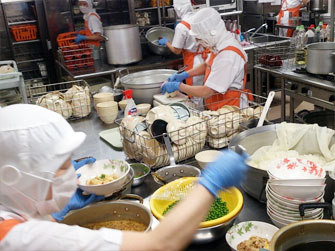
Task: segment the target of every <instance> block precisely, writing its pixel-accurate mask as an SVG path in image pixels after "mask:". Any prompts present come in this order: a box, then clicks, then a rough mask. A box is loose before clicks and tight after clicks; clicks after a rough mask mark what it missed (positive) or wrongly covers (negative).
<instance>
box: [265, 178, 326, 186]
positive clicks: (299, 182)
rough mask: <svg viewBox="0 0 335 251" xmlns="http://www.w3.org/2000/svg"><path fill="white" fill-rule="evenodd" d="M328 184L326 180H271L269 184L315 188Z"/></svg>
mask: <svg viewBox="0 0 335 251" xmlns="http://www.w3.org/2000/svg"><path fill="white" fill-rule="evenodd" d="M325 182H326V178H323V179H289V180H283V179H280V180H277V179H269V180H268V183H269V184H270V185H272V184H274V185H299V186H301V185H302V186H309V185H312V186H315V185H323V184H325Z"/></svg>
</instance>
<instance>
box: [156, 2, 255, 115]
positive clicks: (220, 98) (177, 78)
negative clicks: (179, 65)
mask: <svg viewBox="0 0 335 251" xmlns="http://www.w3.org/2000/svg"><path fill="white" fill-rule="evenodd" d="M190 34H191V35H192V36H194V37H195V39H196V40H197V41H198V42H199V43H200V44H201V45H202V46H204V47H205V48H207V49H209V50H210V51H211V56H210V58H209V59H208V60H207V61H206V62H205V63H203V64H201V65H199V66H197V67H195V68H193V69H192V70H189V71H185V72H183V73H179V74H174V75H172V76H171V77H170V78H169V79H168V80H169V82H167V83H165V84H164V85H163V86H162V88H161V92H162V93H165V92H168V93H171V92H174V91H176V90H180V91H182V92H184V93H186V94H188V95H191V96H195V97H207V98H206V99H205V104H206V106H207V108H208V109H210V110H217V109H219V108H220V107H222V106H223V105H235V106H239V107H240V106H241V107H243V106H244V105H245V103H246V99H247V98H248V99H251V98H252V97H251V95H245V94H243V93H241V92H240V91H237V90H242V91H244V92H250V91H249V90H246V89H245V84H246V80H247V78H246V75H247V72H246V64H247V55H246V53H245V52H244V50H243V49H242V47H241V46H240V44H239V43H238V42H237V40H236V39H235V38H234V36H233V35H232V34H231V33H230V32H228V31H227V30H226V27H225V24H224V22H223V20H222V19H221V16H220V14H219V13H218V12H217V11H216V10H215V9H213V8H204V9H201V10H200V11H199V12H197V13H196V14H195V15H194V16H193V18H192V22H191V31H190ZM202 74H205V79H204V84H203V86H187V85H185V84H183V83H181V82H182V81H183V80H185V79H187V78H189V77H193V76H198V75H202ZM241 101H242V102H241Z"/></svg>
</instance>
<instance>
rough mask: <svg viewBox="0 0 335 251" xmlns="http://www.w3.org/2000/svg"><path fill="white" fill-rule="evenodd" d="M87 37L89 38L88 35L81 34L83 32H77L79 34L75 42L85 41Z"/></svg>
mask: <svg viewBox="0 0 335 251" xmlns="http://www.w3.org/2000/svg"><path fill="white" fill-rule="evenodd" d="M86 39H87V38H86V36H84V35H81V34H77V36H76V38H75V40H74V42H75V43H76V44H79V43H80V42H82V41H85V40H86Z"/></svg>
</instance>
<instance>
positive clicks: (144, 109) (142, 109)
mask: <svg viewBox="0 0 335 251" xmlns="http://www.w3.org/2000/svg"><path fill="white" fill-rule="evenodd" d="M150 108H151V105H150V104H139V105H136V109H137V114H138V115H147V113H148V111H149V110H150Z"/></svg>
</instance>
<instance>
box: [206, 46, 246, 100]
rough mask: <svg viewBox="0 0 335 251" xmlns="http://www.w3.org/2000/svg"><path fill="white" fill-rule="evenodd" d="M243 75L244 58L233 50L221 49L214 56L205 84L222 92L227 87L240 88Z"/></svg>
mask: <svg viewBox="0 0 335 251" xmlns="http://www.w3.org/2000/svg"><path fill="white" fill-rule="evenodd" d="M243 77H244V60H243V59H242V58H241V56H240V55H238V54H237V53H236V52H233V51H223V52H221V53H220V54H218V55H217V56H216V57H215V59H214V61H213V64H212V69H211V73H210V74H209V76H208V79H207V81H206V83H205V85H206V86H207V87H209V88H211V89H213V90H214V91H217V92H220V93H223V92H226V91H227V90H228V89H229V88H236V89H242V87H243Z"/></svg>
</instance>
